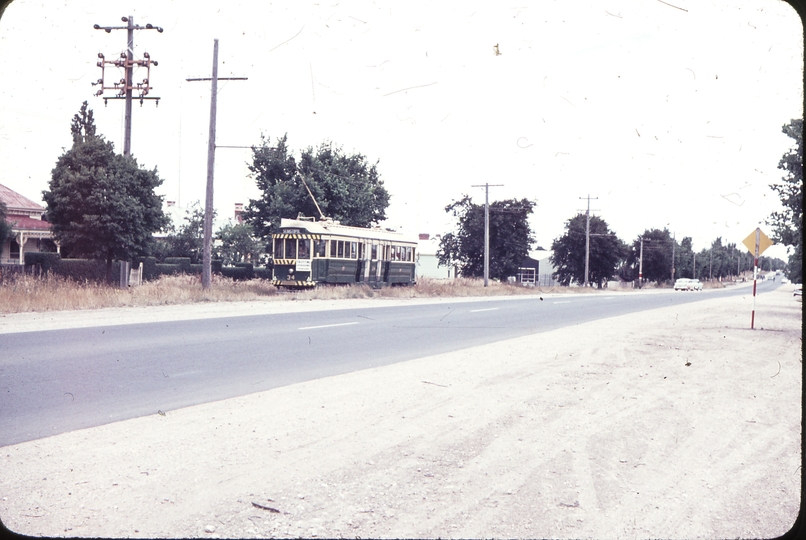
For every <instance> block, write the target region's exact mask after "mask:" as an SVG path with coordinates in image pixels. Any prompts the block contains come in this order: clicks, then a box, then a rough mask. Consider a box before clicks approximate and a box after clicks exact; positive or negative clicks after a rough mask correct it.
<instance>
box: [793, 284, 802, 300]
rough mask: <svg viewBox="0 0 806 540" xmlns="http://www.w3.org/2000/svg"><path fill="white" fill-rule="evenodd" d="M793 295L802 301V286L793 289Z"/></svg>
mask: <svg viewBox="0 0 806 540" xmlns="http://www.w3.org/2000/svg"><path fill="white" fill-rule="evenodd" d="M793 296H795V298H797V299H798V300H800V301H801V302H803V287H798V288H797V289H795V294H794V295H793Z"/></svg>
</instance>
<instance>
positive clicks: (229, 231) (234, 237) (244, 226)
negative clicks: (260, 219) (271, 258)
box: [216, 223, 264, 264]
mask: <svg viewBox="0 0 806 540" xmlns="http://www.w3.org/2000/svg"><path fill="white" fill-rule="evenodd" d="M216 239H217V240H219V241H220V245H217V246H216V254H217V256H218V257H220V258H221V259H223V260H224V263H225V264H232V263H239V262H246V261H257V260H258V257H259V256H260V254H261V253H263V249H264V244H263V243H262V242H261V241H259V240H258V239H257V238H256V237H255V230H254V229H253V228H252V226H251V225H249V224H248V223H227V224H226V225H224V226H223V227H221V229H219V231H218V232H217V233H216Z"/></svg>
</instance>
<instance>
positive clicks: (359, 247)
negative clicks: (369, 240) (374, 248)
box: [358, 242, 366, 259]
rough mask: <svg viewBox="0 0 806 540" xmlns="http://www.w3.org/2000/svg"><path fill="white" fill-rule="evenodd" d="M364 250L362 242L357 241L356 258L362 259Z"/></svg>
mask: <svg viewBox="0 0 806 540" xmlns="http://www.w3.org/2000/svg"><path fill="white" fill-rule="evenodd" d="M364 251H366V250H365V249H364V242H359V243H358V258H359V259H363V258H364Z"/></svg>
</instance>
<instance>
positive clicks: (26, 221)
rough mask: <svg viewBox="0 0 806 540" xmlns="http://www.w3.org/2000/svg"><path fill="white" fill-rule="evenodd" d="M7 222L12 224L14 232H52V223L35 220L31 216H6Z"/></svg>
mask: <svg viewBox="0 0 806 540" xmlns="http://www.w3.org/2000/svg"><path fill="white" fill-rule="evenodd" d="M6 221H7V222H8V223H11V227H12V229H13V230H17V231H19V230H28V231H30V230H35V231H48V230H50V223H49V222H47V221H45V220H43V219H35V218H32V217H29V216H20V215H17V214H6Z"/></svg>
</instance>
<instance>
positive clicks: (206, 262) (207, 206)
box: [186, 39, 246, 289]
mask: <svg viewBox="0 0 806 540" xmlns="http://www.w3.org/2000/svg"><path fill="white" fill-rule="evenodd" d="M186 80H187V81H212V86H211V90H210V133H209V137H208V139H207V193H206V197H205V200H204V251H203V255H202V288H203V289H209V288H210V284H211V274H212V258H213V176H214V174H213V173H214V171H215V147H216V146H215V128H216V108H217V103H218V81H231V80H236V81H245V80H246V77H222V78H219V77H218V39H214V40H213V76H212V77H210V78H196V79H186Z"/></svg>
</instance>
